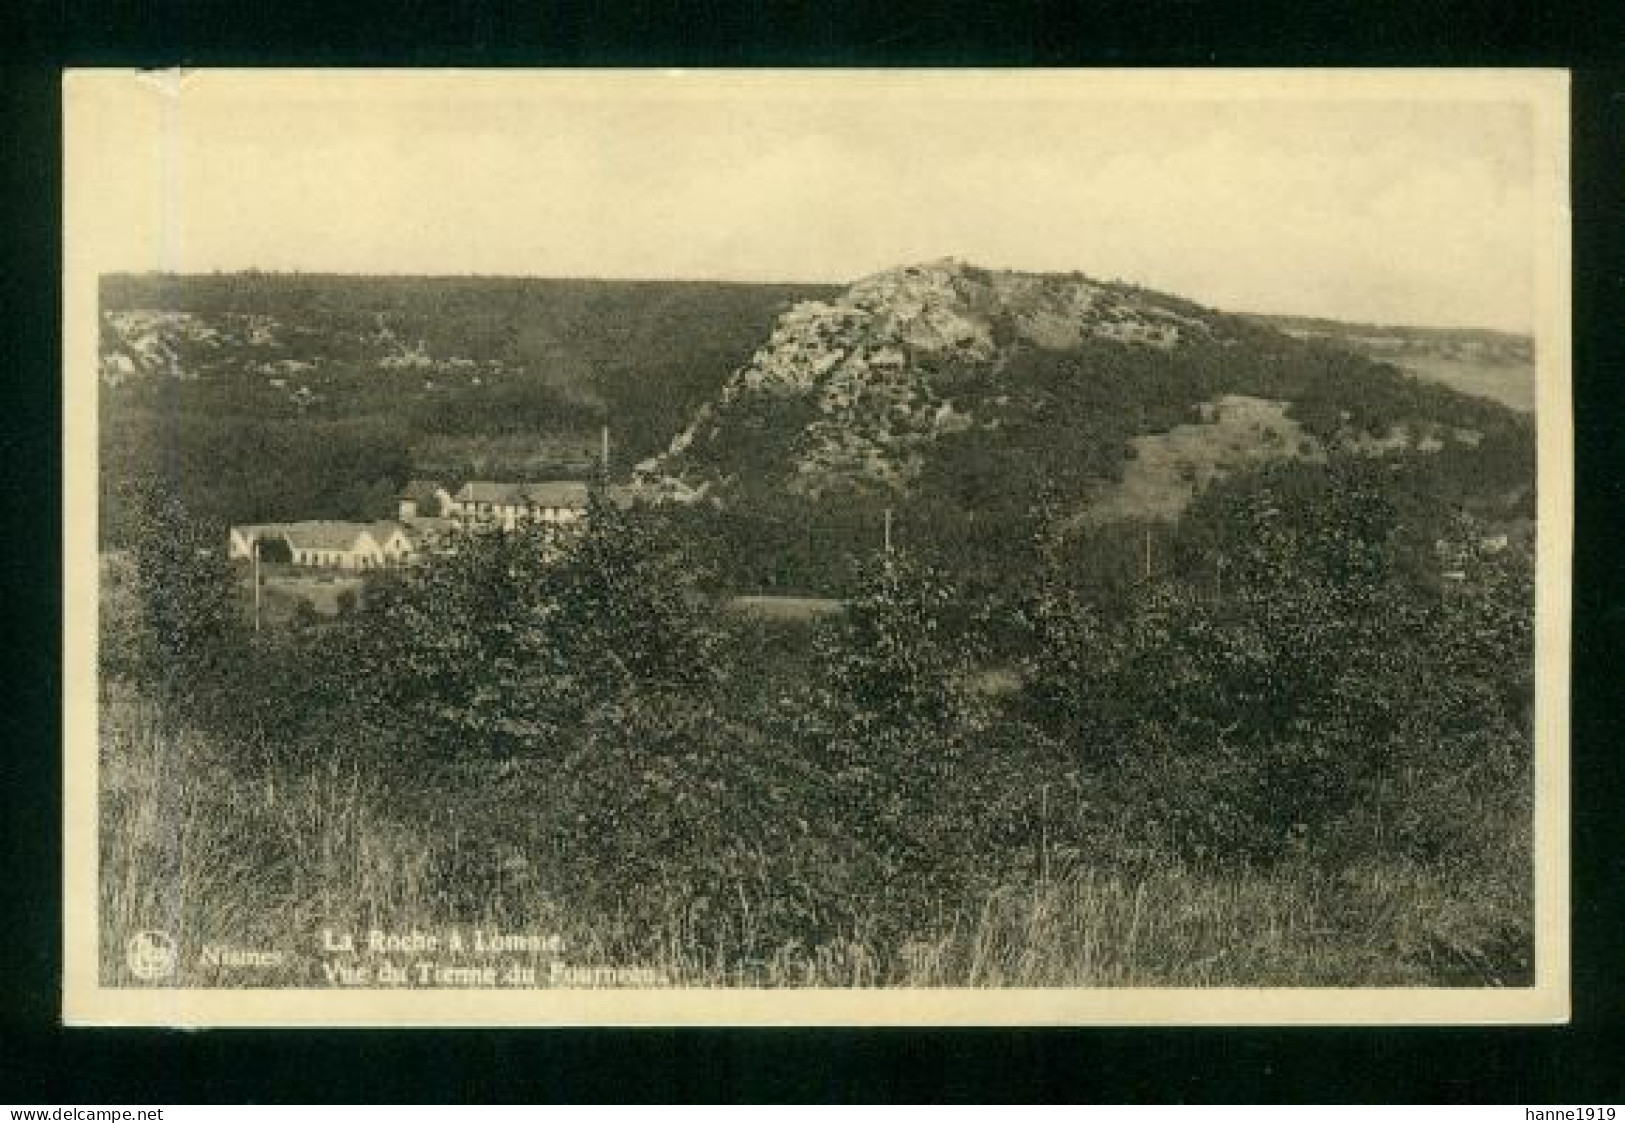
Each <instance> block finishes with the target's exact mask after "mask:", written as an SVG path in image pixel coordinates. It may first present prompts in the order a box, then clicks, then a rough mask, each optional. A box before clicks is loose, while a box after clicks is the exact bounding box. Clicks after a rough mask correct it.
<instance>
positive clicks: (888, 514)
mask: <svg viewBox="0 0 1625 1123" xmlns="http://www.w3.org/2000/svg"><path fill="white" fill-rule="evenodd" d="M885 534H886V553H887V554H890V553H891V508H890V507H887V508H886V531H885Z"/></svg>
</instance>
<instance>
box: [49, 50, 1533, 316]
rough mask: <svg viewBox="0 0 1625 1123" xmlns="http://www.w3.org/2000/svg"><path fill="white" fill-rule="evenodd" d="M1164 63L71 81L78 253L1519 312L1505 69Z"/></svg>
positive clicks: (1522, 272)
mask: <svg viewBox="0 0 1625 1123" xmlns="http://www.w3.org/2000/svg"><path fill="white" fill-rule="evenodd" d="M1176 77H1177V76H1174V77H1170V76H1162V77H1158V76H1155V75H1146V74H1143V73H1142V74H1140V75H1135V76H1132V77H1131V76H1126V75H1119V76H1116V77H1112V76H1108V75H1103V74H1077V73H1072V74H1047V75H1042V76H1036V75H1025V76H1023V75H1009V74H998V73H982V72H960V73H957V74H942V73H935V74H921V73H912V74H911V73H900V72H893V73H890V74H885V75H877V74H864V73H822V74H817V73H808V72H793V73H783V72H781V73H777V74H773V73H765V74H764V73H756V74H744V73H733V74H728V73H722V74H715V73H713V74H693V73H688V74H684V73H671V72H645V73H641V74H627V73H609V74H603V73H600V74H590V75H583V74H579V73H578V74H573V75H572V74H551V75H549V74H538V73H517V74H516V73H506V74H492V73H486V74H467V73H452V72H415V73H412V74H402V73H400V72H380V73H372V74H359V73H353V72H350V73H346V72H329V73H325V74H320V75H313V74H310V73H293V72H220V71H215V72H202V73H193V74H190V75H184V76H177V75H172V74H171V75H157V76H148V77H141V76H136V75H130V74H117V73H93V74H83V73H82V74H79V75H70V77H69V79H68V86H67V99H66V106H67V114H68V146H69V157H70V159H69V164H68V168H69V175H68V185H67V190H68V216H69V219H70V227H69V230H70V238H73V239H79V240H80V245H81V246H82V247H85V248H87V250H88V252H91V253H93V256H94V258H95V260H96V262H97V263H98V265H99V267H100V268H101V269H103V270H107V271H113V270H119V271H125V270H128V271H145V270H154V269H161V270H172V271H178V272H207V271H212V270H238V269H247V268H259V269H263V270H281V271H292V270H302V271H307V272H348V273H417V274H466V273H478V274H503V275H526V276H551V277H626V278H694V279H730V280H747V281H756V280H771V281H833V282H848V281H852V280H855V279H857V278H859V277H862V276H865V275H868V274H870V273H874V272H876V271H879V270H882V269H886V268H890V267H892V266H896V265H900V264H905V263H911V262H919V261H926V260H933V259H937V258H941V257H945V256H952V257H956V258H960V259H962V260H965V261H969V262H973V263H975V264H978V265H983V266H987V267H990V268H1013V269H1022V270H1034V271H1072V270H1079V271H1082V272H1084V273H1086V274H1088V275H1090V276H1093V277H1097V278H1101V279H1121V280H1127V281H1133V282H1136V283H1139V284H1144V285H1147V286H1150V287H1152V288H1157V289H1162V290H1166V291H1170V292H1174V293H1178V294H1180V295H1182V296H1186V297H1190V298H1192V299H1195V300H1198V301H1201V302H1203V303H1206V304H1211V305H1215V306H1218V307H1221V308H1226V309H1230V310H1234V311H1252V312H1277V313H1294V314H1303V315H1316V316H1328V317H1334V318H1339V319H1349V320H1362V321H1376V322H1384V323H1414V324H1440V325H1459V326H1485V327H1498V328H1504V329H1508V330H1515V331H1522V330H1528V329H1529V328H1530V327H1531V325H1532V324H1533V323H1534V322H1535V320H1536V317H1537V311H1536V308H1535V298H1534V294H1535V287H1536V284H1537V276H1538V263H1537V256H1538V255H1537V252H1536V245H1537V238H1536V236H1535V231H1537V230H1540V229H1546V228H1549V226H1550V222H1549V215H1547V214H1546V213H1545V212H1544V211H1543V210H1542V207H1547V208H1549V207H1550V205H1551V203H1550V198H1549V196H1550V192H1549V191H1547V192H1544V193H1543V190H1542V187H1543V184H1546V183H1547V182H1548V179H1549V177H1548V179H1543V178H1542V176H1543V175H1547V174H1548V173H1549V172H1550V162H1551V157H1550V154H1549V153H1548V152H1546V151H1545V150H1544V148H1543V146H1542V145H1541V143H1540V142H1539V136H1540V135H1541V134H1540V132H1539V129H1538V127H1537V120H1536V115H1535V112H1534V111H1533V110H1532V108H1531V105H1530V103H1529V100H1528V98H1527V97H1526V96H1525V94H1526V90H1523V89H1521V88H1519V87H1518V86H1517V84H1516V83H1515V82H1511V83H1506V84H1498V83H1497V82H1496V81H1494V80H1481V81H1463V82H1460V83H1455V84H1452V83H1445V82H1440V83H1431V84H1429V83H1425V82H1423V83H1419V82H1418V81H1417V80H1416V79H1415V78H1414V77H1413V78H1410V79H1405V80H1389V81H1381V82H1379V81H1373V82H1371V83H1367V84H1361V83H1351V81H1349V80H1344V81H1342V82H1338V81H1332V80H1329V79H1327V78H1326V77H1325V76H1324V75H1323V76H1319V77H1314V76H1297V77H1294V76H1292V75H1280V74H1273V75H1252V76H1243V75H1228V76H1226V75H1208V76H1205V77H1203V78H1201V79H1197V78H1194V77H1192V78H1190V79H1189V80H1188V81H1181V80H1176ZM1543 224H1544V225H1543Z"/></svg>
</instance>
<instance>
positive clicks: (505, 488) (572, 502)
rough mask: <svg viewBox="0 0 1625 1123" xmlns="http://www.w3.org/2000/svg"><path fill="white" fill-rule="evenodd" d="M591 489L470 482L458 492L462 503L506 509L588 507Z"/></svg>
mask: <svg viewBox="0 0 1625 1123" xmlns="http://www.w3.org/2000/svg"><path fill="white" fill-rule="evenodd" d="M587 495H588V488H587V485H586V484H585V483H584V482H582V481H581V480H545V481H542V482H540V483H499V482H496V481H492V480H469V481H468V482H467V483H466V484H464V485H463V486H462V488H461V489H460V490H459V491H458V492H457V496H456V498H457V502H459V503H494V504H500V505H503V506H520V507H523V506H527V505H532V506H537V507H586V506H587Z"/></svg>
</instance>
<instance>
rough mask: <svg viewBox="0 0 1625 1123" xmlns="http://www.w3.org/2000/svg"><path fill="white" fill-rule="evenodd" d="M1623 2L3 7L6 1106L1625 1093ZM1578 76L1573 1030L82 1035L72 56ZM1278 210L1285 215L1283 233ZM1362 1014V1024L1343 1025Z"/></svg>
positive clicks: (279, 0)
mask: <svg viewBox="0 0 1625 1123" xmlns="http://www.w3.org/2000/svg"><path fill="white" fill-rule="evenodd" d="M1622 16H1625V5H1621V4H1619V3H1617V0H1616V2H1614V3H1611V4H1610V3H1603V2H1598V3H1592V4H1585V5H1579V4H1570V5H1561V6H1559V5H1555V4H1554V5H1551V6H1550V7H1549V8H1548V6H1547V5H1544V4H1536V3H1532V2H1530V0H1521V2H1516V3H1513V2H1504V0H1503V2H1501V3H1495V4H1491V3H1475V4H1470V5H1463V4H1440V3H1421V2H1417V0H1366V2H1364V3H1347V4H1344V5H1333V4H1327V3H1310V2H1308V0H1304V2H1301V3H1288V2H1281V0H1262V2H1259V0H1255V2H1253V3H1249V4H1245V5H1244V4H1228V5H1223V6H1220V5H1214V4H1206V3H1199V2H1197V0H1139V2H1135V3H1126V2H1117V3H1101V2H1098V0H1095V2H1089V3H1078V4H1061V3H1045V2H1039V0H1022V2H1015V3H1004V4H998V5H994V4H985V5H972V4H967V3H957V2H952V0H948V2H944V0H934V2H933V0H891V2H889V3H873V4H862V5H858V4H854V3H850V2H840V0H824V2H820V3H809V2H807V0H789V2H772V0H755V2H752V0H732V2H729V3H722V2H718V0H709V2H700V3H691V4H678V3H676V2H675V0H614V2H610V0H581V2H578V3H530V4H521V3H517V2H512V3H509V2H500V0H499V2H492V0H465V2H463V3H457V4H448V5H446V6H445V7H444V8H438V7H430V6H427V5H417V4H411V3H406V4H403V3H400V2H398V0H397V2H394V3H390V2H371V0H349V2H348V3H345V4H343V5H332V4H328V3H318V2H316V0H274V2H271V3H257V4H248V3H245V2H244V0H214V2H201V0H199V2H190V3H181V2H179V0H156V2H147V3H141V2H132V0H109V2H106V3H77V4H76V3H72V2H71V0H59V2H58V3H56V4H46V3H33V4H32V5H30V4H24V5H22V6H17V5H15V4H13V5H10V6H0V60H3V62H4V67H5V69H4V78H5V81H4V86H3V96H4V102H3V103H0V183H3V185H4V193H3V207H4V210H3V212H0V213H3V214H4V222H5V232H4V236H3V238H0V326H3V330H4V333H5V337H4V339H3V340H0V502H3V503H4V511H3V522H0V527H3V528H4V531H5V535H4V539H5V546H4V548H3V550H0V564H3V566H4V570H3V572H0V589H4V591H5V597H4V604H5V613H4V616H3V617H0V619H3V620H4V625H5V630H4V634H3V636H0V654H3V656H4V659H5V669H4V674H3V675H0V683H3V684H4V703H5V704H4V708H3V709H0V799H3V805H4V808H5V809H4V812H3V813H0V823H3V827H0V831H3V834H4V840H5V851H4V864H3V865H0V887H3V888H0V895H3V896H0V900H3V902H4V903H3V906H0V965H3V971H4V974H3V975H0V1103H11V1104H51V1105H55V1104H80V1105H86V1104H94V1103H97V1102H102V1103H107V1102H120V1103H127V1104H153V1103H166V1102H167V1103H189V1102H211V1101H213V1102H221V1101H227V1102H230V1101H268V1102H288V1101H303V1102H335V1101H358V1102H377V1101H395V1100H416V1101H452V1102H457V1101H474V1102H504V1101H549V1100H557V1101H570V1100H574V1101H599V1100H630V1101H687V1100H714V1101H782V1100H789V1101H812V1102H819V1101H848V1100H867V1101H877V1100H878V1101H885V1100H911V1101H929V1100H973V1101H994V1100H1007V1101H1026V1100H1097V1101H1128V1102H1136V1101H1192V1102H1223V1101H1260V1102H1272V1101H1299V1102H1302V1101H1308V1102H1337V1101H1363V1102H1406V1101H1420V1102H1426V1101H1443V1102H1506V1103H1515V1104H1531V1105H1537V1106H1539V1105H1547V1106H1551V1105H1573V1104H1586V1103H1592V1104H1595V1103H1606V1102H1610V1101H1612V1102H1614V1103H1620V1102H1622V1101H1625V1037H1622V1035H1621V1027H1622V1023H1625V972H1622V971H1621V963H1622V961H1625V911H1622V909H1621V900H1622V897H1625V893H1622V888H1625V848H1622V847H1621V846H1620V844H1619V833H1618V831H1619V823H1620V819H1621V817H1622V816H1625V798H1622V794H1625V793H1622V790H1621V784H1620V779H1621V769H1620V759H1621V745H1622V742H1625V721H1622V720H1621V719H1622V716H1625V690H1622V689H1621V687H1622V686H1625V652H1622V651H1621V649H1620V637H1621V632H1622V631H1625V596H1622V593H1625V586H1622V583H1621V580H1620V578H1621V575H1622V574H1625V557H1622V556H1621V553H1620V551H1619V549H1618V538H1619V534H1620V528H1621V527H1625V511H1622V509H1621V503H1620V500H1621V497H1622V490H1625V482H1622V481H1625V471H1622V469H1625V464H1622V463H1621V460H1622V457H1621V453H1622V451H1625V432H1622V429H1621V426H1622V424H1625V401H1622V396H1621V392H1620V391H1621V384H1622V382H1625V354H1622V348H1621V336H1622V334H1625V299H1622V297H1625V247H1622V246H1621V238H1620V228H1621V227H1622V226H1625V198H1622V185H1625V18H1622ZM86 65H108V66H130V65H145V66H159V65H163V66H168V65H199V66H221V65H239V66H269V65H300V66H324V65H351V66H373V65H390V66H419V65H425V66H426V65H433V66H465V67H473V66H520V65H523V66H606V65H618V66H633V65H637V66H647V65H659V66H717V65H726V66H785V65H793V66H827V65H841V66H872V65H885V66H969V65H977V66H1079V65H1086V66H1103V65H1110V66H1144V65H1165V66H1213V65H1218V66H1441V65H1443V66H1553V67H1568V68H1572V69H1573V71H1574V75H1573V107H1574V118H1573V121H1574V124H1573V140H1572V147H1571V154H1572V161H1573V166H1574V196H1573V198H1574V208H1575V235H1574V263H1575V290H1574V317H1575V349H1574V357H1575V367H1574V396H1575V407H1576V408H1575V414H1576V450H1577V492H1576V543H1575V569H1574V591H1575V592H1574V670H1573V682H1574V719H1573V769H1574V804H1573V814H1572V825H1573V841H1574V864H1573V899H1574V911H1573V945H1574V960H1573V963H1574V1019H1573V1023H1572V1024H1571V1025H1569V1026H1566V1027H1546V1028H1529V1027H1507V1028H1477V1029H1415V1028H1410V1029H1407V1028H1368V1029H1331V1028H1297V1029H1290V1030H1287V1029H1266V1030H1215V1029H1204V1030H1193V1029H1166V1030H1162V1029H1159V1030H1145V1029H1137V1030H1128V1029H1093V1030H1036V1029H1034V1030H1013V1031H1010V1030H999V1031H993V1030H942V1031H932V1030H863V1031H858V1030H851V1031H845V1030H843V1031H823V1030H819V1031H814V1030H800V1029H784V1030H635V1031H634V1030H570V1031H562V1030H544V1031H460V1032H444V1031H390V1032H380V1031H324V1032H302V1031H298V1032H295V1031H254V1032H249V1031H207V1032H185V1033H183V1032H177V1031H166V1030H86V1029H77V1030H64V1029H61V1028H59V1027H58V1026H57V1024H56V1023H57V1018H58V1003H59V994H58V987H59V980H60V950H59V949H60V946H61V909H60V904H61V900H60V890H59V886H60V862H61V846H60V841H59V840H60V838H61V833H62V829H61V828H62V820H61V801H60V792H61V778H62V777H61V750H60V744H61V742H60V734H61V723H60V716H59V715H60V711H61V689H60V670H59V668H60V666H61V635H60V631H61V591H60V575H61V568H60V560H61V559H60V542H61V521H60V514H59V511H60V497H61V489H60V479H61V474H60V467H59V464H60V454H61V446H60V435H59V434H60V402H61V399H60V392H59V379H60V374H59V372H60V370H61V363H60V328H59V325H60V322H61V321H60V312H61V308H60V298H59V291H60V280H61V275H60V252H59V246H60V230H61V222H60V218H61V208H60V201H59V200H60V187H61V181H60V176H61V164H60V133H61V109H60V101H59V81H60V69H61V68H62V67H64V66H86ZM1260 221H1268V216H1265V215H1261V216H1260ZM1326 1013H1327V1016H1328V1017H1330V1018H1335V1017H1336V1016H1337V1013H1338V1012H1337V1011H1336V1010H1335V1009H1328V1010H1327V1011H1326Z"/></svg>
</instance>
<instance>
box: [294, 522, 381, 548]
mask: <svg viewBox="0 0 1625 1123" xmlns="http://www.w3.org/2000/svg"><path fill="white" fill-rule="evenodd" d="M280 530H281V534H282V536H283V537H284V538H286V539H287V540H288V545H289V546H291V547H293V548H294V549H295V550H354V549H355V548H356V547H357V546H358V545H359V544H360V539H361V536H362V535H367V536H368V537H371V531H372V526H371V525H370V524H368V523H351V522H337V521H333V520H328V519H315V520H312V521H310V522H299V523H284V524H283V525H282V527H281V528H280Z"/></svg>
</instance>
